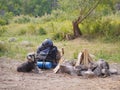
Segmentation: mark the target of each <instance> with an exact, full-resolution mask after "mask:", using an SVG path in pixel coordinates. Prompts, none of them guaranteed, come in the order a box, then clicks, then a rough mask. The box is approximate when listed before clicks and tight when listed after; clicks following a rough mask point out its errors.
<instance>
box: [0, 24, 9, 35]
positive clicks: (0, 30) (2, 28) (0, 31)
mask: <svg viewBox="0 0 120 90" xmlns="http://www.w3.org/2000/svg"><path fill="white" fill-rule="evenodd" d="M5 32H7V27H5V26H2V27H0V36H2V35H3V34H4V33H5Z"/></svg>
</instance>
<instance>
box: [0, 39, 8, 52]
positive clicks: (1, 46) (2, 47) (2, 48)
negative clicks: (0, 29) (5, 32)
mask: <svg viewBox="0 0 120 90" xmlns="http://www.w3.org/2000/svg"><path fill="white" fill-rule="evenodd" d="M5 51H7V47H6V44H5V43H4V42H3V41H0V52H5Z"/></svg>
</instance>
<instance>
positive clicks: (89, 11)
mask: <svg viewBox="0 0 120 90" xmlns="http://www.w3.org/2000/svg"><path fill="white" fill-rule="evenodd" d="M100 1H101V0H98V2H97V3H96V4H95V5H94V6H93V7H92V8H90V9H89V10H88V12H87V14H86V15H85V16H83V17H82V18H81V19H80V17H81V16H79V17H78V21H77V23H78V24H79V23H81V22H82V21H83V20H84V19H86V18H87V17H88V16H89V15H90V14H91V13H92V11H93V10H94V9H95V8H96V7H97V6H98V4H99V3H100Z"/></svg>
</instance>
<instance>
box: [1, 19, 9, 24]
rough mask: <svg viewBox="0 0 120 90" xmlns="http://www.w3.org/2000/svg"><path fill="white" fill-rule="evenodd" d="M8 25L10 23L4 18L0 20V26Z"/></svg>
mask: <svg viewBox="0 0 120 90" xmlns="http://www.w3.org/2000/svg"><path fill="white" fill-rule="evenodd" d="M6 24H8V21H7V20H5V19H3V18H0V25H6Z"/></svg>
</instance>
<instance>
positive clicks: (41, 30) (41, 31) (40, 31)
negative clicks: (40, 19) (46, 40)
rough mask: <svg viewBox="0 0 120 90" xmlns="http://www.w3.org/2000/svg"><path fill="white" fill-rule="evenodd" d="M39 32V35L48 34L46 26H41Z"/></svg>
mask: <svg viewBox="0 0 120 90" xmlns="http://www.w3.org/2000/svg"><path fill="white" fill-rule="evenodd" d="M38 34H39V35H46V34H47V32H46V31H45V30H44V28H41V27H40V28H39V30H38Z"/></svg>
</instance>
